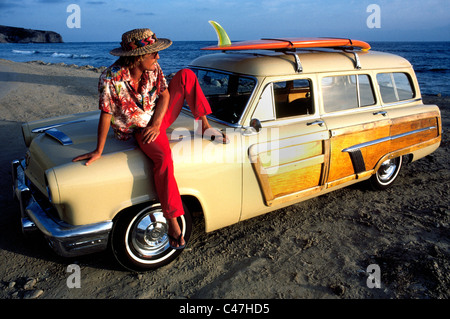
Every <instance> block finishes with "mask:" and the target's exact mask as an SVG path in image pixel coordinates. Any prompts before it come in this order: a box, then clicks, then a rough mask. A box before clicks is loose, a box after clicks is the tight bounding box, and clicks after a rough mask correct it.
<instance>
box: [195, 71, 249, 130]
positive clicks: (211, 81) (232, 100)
mask: <svg viewBox="0 0 450 319" xmlns="http://www.w3.org/2000/svg"><path fill="white" fill-rule="evenodd" d="M192 71H194V73H195V74H196V75H197V78H198V81H199V84H200V86H201V88H202V90H203V93H204V94H205V96H206V98H207V100H208V102H209V104H210V105H211V110H212V114H211V116H213V117H215V118H217V119H219V120H222V121H224V122H228V123H231V124H235V123H237V122H238V121H239V120H240V118H241V115H242V112H243V111H244V109H245V107H246V105H247V103H248V100H249V99H250V96H251V94H252V92H253V90H254V88H255V86H256V80H255V79H253V78H250V77H245V76H240V75H237V74H229V73H222V72H220V71H215V70H202V69H195V68H192Z"/></svg>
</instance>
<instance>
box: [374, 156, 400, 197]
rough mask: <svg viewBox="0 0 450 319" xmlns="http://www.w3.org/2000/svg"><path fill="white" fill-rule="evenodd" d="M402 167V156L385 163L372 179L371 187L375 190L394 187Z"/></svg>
mask: <svg viewBox="0 0 450 319" xmlns="http://www.w3.org/2000/svg"><path fill="white" fill-rule="evenodd" d="M401 167H402V156H399V157H396V158H392V159H389V160H386V161H384V162H383V163H382V164H381V166H380V168H378V170H377V172H376V173H375V174H374V175H373V176H372V177H371V178H370V185H371V186H372V188H373V189H375V190H383V189H386V188H388V187H390V186H391V185H392V183H394V181H395V179H396V178H397V176H398V173H399V172H400V168H401Z"/></svg>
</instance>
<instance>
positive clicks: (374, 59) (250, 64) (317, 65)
mask: <svg viewBox="0 0 450 319" xmlns="http://www.w3.org/2000/svg"><path fill="white" fill-rule="evenodd" d="M355 52H356V53H357V55H358V59H359V61H360V65H361V69H362V70H367V69H386V68H405V67H406V68H408V67H411V64H410V63H409V62H408V60H406V59H404V58H402V57H400V56H398V55H394V54H390V53H384V52H378V51H355ZM296 54H297V56H298V57H299V59H300V63H301V66H302V68H303V72H302V73H319V72H339V71H352V70H355V65H356V60H355V55H354V53H353V52H352V51H345V52H344V51H342V50H326V49H325V50H301V51H297V52H296ZM295 65H296V64H295V58H294V56H292V55H290V54H285V53H283V52H274V51H269V50H260V51H239V52H224V53H216V54H208V55H204V56H201V57H199V58H197V59H195V60H194V61H192V62H191V63H190V65H189V66H191V67H201V68H210V69H219V70H224V71H228V72H233V73H240V74H247V75H252V76H277V75H290V74H297V73H296V68H295Z"/></svg>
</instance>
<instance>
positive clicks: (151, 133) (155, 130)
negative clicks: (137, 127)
mask: <svg viewBox="0 0 450 319" xmlns="http://www.w3.org/2000/svg"><path fill="white" fill-rule="evenodd" d="M159 134H160V129H159V127H157V126H153V125H151V126H147V127H146V128H144V129H142V131H141V135H142V142H143V143H144V144H148V143H151V142H153V141H155V140H156V138H157V137H158V136H159Z"/></svg>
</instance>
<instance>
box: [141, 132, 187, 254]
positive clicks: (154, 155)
mask: <svg viewBox="0 0 450 319" xmlns="http://www.w3.org/2000/svg"><path fill="white" fill-rule="evenodd" d="M136 140H137V142H138V144H139V147H140V148H141V150H142V151H143V152H144V153H145V154H146V155H147V156H148V157H149V158H150V159H151V160H152V161H153V178H154V182H155V188H156V193H157V195H158V198H159V201H160V203H161V206H162V210H163V214H164V217H165V218H166V219H167V223H168V228H169V229H168V234H169V235H170V236H171V237H173V238H180V235H181V229H180V227H179V225H178V223H177V220H176V218H177V217H179V216H181V215H183V214H184V209H183V203H182V201H181V196H180V192H179V190H178V185H177V182H176V180H175V176H174V170H173V161H172V152H171V149H170V146H169V140H168V138H167V135H166V134H165V132H161V134H159V136H158V137H157V138H156V140H155V141H153V142H151V143H148V144H144V143H142V135H141V134H140V133H137V134H136ZM171 244H172V246H173V247H177V246H178V245H184V239H183V238H181V239H180V242H179V243H177V242H176V241H174V240H171Z"/></svg>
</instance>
